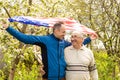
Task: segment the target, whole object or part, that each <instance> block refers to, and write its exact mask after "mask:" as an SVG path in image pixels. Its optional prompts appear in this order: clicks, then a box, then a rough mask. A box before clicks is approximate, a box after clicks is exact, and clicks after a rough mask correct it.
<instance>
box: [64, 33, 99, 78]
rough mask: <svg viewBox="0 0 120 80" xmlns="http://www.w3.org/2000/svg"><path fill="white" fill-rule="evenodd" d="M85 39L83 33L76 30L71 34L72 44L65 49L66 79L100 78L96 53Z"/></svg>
mask: <svg viewBox="0 0 120 80" xmlns="http://www.w3.org/2000/svg"><path fill="white" fill-rule="evenodd" d="M83 41H84V35H83V34H82V33H80V32H78V31H74V32H73V33H72V34H71V42H72V46H70V47H67V48H66V49H65V60H66V63H67V70H66V80H98V72H97V69H96V65H95V60H94V55H93V53H92V51H91V50H90V49H88V48H86V47H85V46H84V45H83V44H82V43H83Z"/></svg>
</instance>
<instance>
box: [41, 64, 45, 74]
mask: <svg viewBox="0 0 120 80" xmlns="http://www.w3.org/2000/svg"><path fill="white" fill-rule="evenodd" d="M43 67H44V66H41V67H40V73H41V75H44V74H45V71H44V70H43Z"/></svg>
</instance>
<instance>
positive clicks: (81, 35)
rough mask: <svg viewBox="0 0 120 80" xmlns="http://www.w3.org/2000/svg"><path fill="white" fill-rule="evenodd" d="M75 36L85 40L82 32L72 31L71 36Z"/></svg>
mask: <svg viewBox="0 0 120 80" xmlns="http://www.w3.org/2000/svg"><path fill="white" fill-rule="evenodd" d="M74 34H76V35H77V36H79V37H80V38H85V34H84V33H83V32H80V31H73V32H72V34H71V35H74Z"/></svg>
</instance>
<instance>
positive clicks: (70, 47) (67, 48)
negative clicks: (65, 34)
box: [65, 46, 73, 51]
mask: <svg viewBox="0 0 120 80" xmlns="http://www.w3.org/2000/svg"><path fill="white" fill-rule="evenodd" d="M71 49H73V46H68V47H66V48H65V51H67V50H71Z"/></svg>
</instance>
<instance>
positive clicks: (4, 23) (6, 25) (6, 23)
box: [2, 21, 9, 29]
mask: <svg viewBox="0 0 120 80" xmlns="http://www.w3.org/2000/svg"><path fill="white" fill-rule="evenodd" d="M2 24H3V28H4V29H7V28H8V27H9V25H8V21H6V22H5V21H3V22H2Z"/></svg>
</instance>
